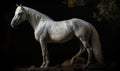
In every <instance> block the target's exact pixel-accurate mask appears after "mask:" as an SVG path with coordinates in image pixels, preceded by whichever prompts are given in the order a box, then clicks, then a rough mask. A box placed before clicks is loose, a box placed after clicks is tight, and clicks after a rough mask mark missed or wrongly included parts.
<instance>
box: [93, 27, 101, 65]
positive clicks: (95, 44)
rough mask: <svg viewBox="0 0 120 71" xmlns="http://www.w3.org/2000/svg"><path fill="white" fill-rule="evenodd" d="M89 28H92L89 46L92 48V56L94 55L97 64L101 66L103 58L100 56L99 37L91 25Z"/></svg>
mask: <svg viewBox="0 0 120 71" xmlns="http://www.w3.org/2000/svg"><path fill="white" fill-rule="evenodd" d="M91 27H92V36H91V45H92V48H93V54H94V56H95V59H96V60H97V62H98V63H100V64H103V56H102V50H101V43H100V39H99V35H98V33H97V31H96V29H95V28H94V27H93V26H92V25H91Z"/></svg>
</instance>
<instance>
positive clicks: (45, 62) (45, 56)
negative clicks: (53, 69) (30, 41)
mask: <svg viewBox="0 0 120 71" xmlns="http://www.w3.org/2000/svg"><path fill="white" fill-rule="evenodd" d="M40 45H41V49H42V57H43V63H42V65H41V67H40V68H41V69H45V68H47V66H48V64H49V59H48V50H47V43H46V42H45V40H43V39H40Z"/></svg>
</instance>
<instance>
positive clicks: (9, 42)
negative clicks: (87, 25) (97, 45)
mask: <svg viewBox="0 0 120 71" xmlns="http://www.w3.org/2000/svg"><path fill="white" fill-rule="evenodd" d="M16 3H18V4H20V3H21V4H22V5H25V6H28V7H31V8H33V9H36V10H38V11H40V12H42V13H44V14H46V15H48V16H49V17H51V18H52V19H54V20H56V21H59V20H65V19H70V18H73V17H76V18H81V19H84V20H86V21H88V22H91V23H92V24H93V25H94V26H95V28H96V29H97V31H98V33H99V35H100V40H101V43H102V49H103V55H104V58H105V62H106V63H111V64H113V65H114V66H117V64H118V60H119V59H118V58H119V47H120V46H119V41H120V37H119V36H120V31H119V30H120V29H119V28H120V26H118V25H115V24H111V23H110V22H104V21H103V22H97V21H95V19H93V18H92V14H91V13H92V12H93V10H94V9H95V7H94V4H91V5H89V6H85V7H79V8H78V7H75V8H68V7H67V6H66V5H64V4H63V1H61V0H10V1H9V2H8V0H4V1H2V2H1V4H0V41H1V42H0V67H1V69H2V71H8V70H9V71H10V70H11V71H12V70H13V69H14V68H15V67H17V66H30V65H35V66H40V65H41V63H42V56H41V48H40V45H39V42H37V41H36V40H35V38H34V31H33V29H32V27H31V26H30V25H29V23H28V22H27V21H25V22H24V23H23V24H22V25H20V28H19V29H16V30H15V29H13V28H11V26H10V22H11V20H12V17H13V16H14V12H15V9H16ZM2 4H3V5H2ZM116 23H117V22H116ZM78 46H79V41H78V40H77V39H73V40H72V41H69V42H67V43H65V44H48V50H49V56H50V61H51V65H53V66H54V65H56V64H60V63H62V62H63V61H64V60H65V59H68V58H71V57H72V56H73V55H74V54H75V53H76V52H77V51H78Z"/></svg>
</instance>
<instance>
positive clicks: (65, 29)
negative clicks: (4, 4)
mask: <svg viewBox="0 0 120 71" xmlns="http://www.w3.org/2000/svg"><path fill="white" fill-rule="evenodd" d="M25 20H28V21H29V23H30V24H31V26H32V27H33V29H34V35H35V39H36V40H37V41H39V42H40V45H41V49H42V56H43V64H42V65H41V68H46V67H47V66H48V64H49V58H48V50H47V43H52V42H53V43H64V42H66V41H69V40H70V39H72V38H73V37H77V38H78V39H79V40H80V41H81V42H82V44H83V47H81V48H80V50H79V52H78V53H77V54H76V55H75V56H74V57H73V58H72V59H71V62H73V61H74V59H75V58H76V57H77V56H79V55H81V53H82V52H84V51H85V49H86V50H87V52H88V59H87V63H86V65H87V66H88V65H89V64H90V63H91V56H92V53H94V56H95V58H96V60H97V61H98V62H99V63H103V57H102V51H101V45H100V40H99V36H98V33H97V31H96V29H95V28H94V27H93V26H92V25H91V24H90V23H88V22H86V21H84V20H82V19H77V18H73V19H69V20H64V21H54V20H52V19H51V18H50V17H48V16H46V15H44V14H42V13H40V12H38V11H36V10H34V9H32V8H29V7H26V6H22V5H20V6H17V8H16V11H15V15H14V17H13V19H12V21H11V26H12V27H16V26H18V25H19V24H20V23H21V22H22V21H25Z"/></svg>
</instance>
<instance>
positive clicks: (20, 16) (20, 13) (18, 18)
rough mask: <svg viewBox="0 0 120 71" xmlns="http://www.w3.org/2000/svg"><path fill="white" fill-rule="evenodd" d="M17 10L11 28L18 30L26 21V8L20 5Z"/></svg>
mask: <svg viewBox="0 0 120 71" xmlns="http://www.w3.org/2000/svg"><path fill="white" fill-rule="evenodd" d="M16 6H17V8H16V10H15V14H14V17H13V19H12V21H11V26H12V27H13V28H16V27H17V26H18V25H19V24H20V23H21V22H22V21H25V20H26V14H25V9H24V7H23V6H22V5H21V4H20V5H18V4H16Z"/></svg>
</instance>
